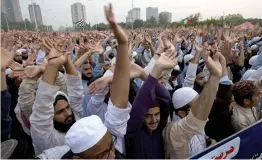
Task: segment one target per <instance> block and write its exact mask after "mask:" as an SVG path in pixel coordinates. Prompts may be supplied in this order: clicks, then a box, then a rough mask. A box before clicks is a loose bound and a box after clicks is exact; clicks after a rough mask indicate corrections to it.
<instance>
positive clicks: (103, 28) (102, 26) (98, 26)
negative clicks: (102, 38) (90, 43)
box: [91, 23, 109, 31]
mask: <svg viewBox="0 0 262 160" xmlns="http://www.w3.org/2000/svg"><path fill="white" fill-rule="evenodd" d="M96 28H97V30H99V31H102V30H107V29H108V28H109V27H108V25H107V24H105V23H99V24H97V26H96V25H93V26H92V28H91V29H96Z"/></svg>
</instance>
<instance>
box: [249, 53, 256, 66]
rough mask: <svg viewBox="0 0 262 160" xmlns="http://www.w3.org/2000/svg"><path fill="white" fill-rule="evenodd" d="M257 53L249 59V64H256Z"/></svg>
mask: <svg viewBox="0 0 262 160" xmlns="http://www.w3.org/2000/svg"><path fill="white" fill-rule="evenodd" d="M257 57H258V55H255V56H253V57H251V58H250V59H249V62H248V63H249V65H251V66H254V65H256V62H257Z"/></svg>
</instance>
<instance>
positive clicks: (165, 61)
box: [155, 49, 177, 70]
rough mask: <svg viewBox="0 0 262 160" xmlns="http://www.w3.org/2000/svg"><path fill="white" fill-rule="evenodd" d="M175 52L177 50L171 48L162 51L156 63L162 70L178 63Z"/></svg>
mask: <svg viewBox="0 0 262 160" xmlns="http://www.w3.org/2000/svg"><path fill="white" fill-rule="evenodd" d="M175 52H176V51H175V50H172V49H169V50H167V51H166V52H164V53H162V54H161V56H160V57H159V58H158V59H157V61H156V64H155V65H156V66H157V67H159V68H160V69H161V70H167V69H171V68H174V67H175V66H176V65H177V58H176V54H175Z"/></svg>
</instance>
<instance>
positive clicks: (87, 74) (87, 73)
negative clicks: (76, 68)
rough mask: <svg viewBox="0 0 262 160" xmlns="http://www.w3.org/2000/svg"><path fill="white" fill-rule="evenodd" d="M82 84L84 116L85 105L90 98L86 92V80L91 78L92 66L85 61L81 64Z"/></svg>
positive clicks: (85, 112)
mask: <svg viewBox="0 0 262 160" xmlns="http://www.w3.org/2000/svg"><path fill="white" fill-rule="evenodd" d="M81 73H82V85H83V88H84V102H83V109H84V116H86V114H87V111H86V106H87V104H88V102H89V100H90V98H91V96H90V95H89V94H88V88H87V84H88V82H89V81H90V80H91V79H92V78H93V74H92V73H93V68H92V66H91V65H90V64H89V63H85V64H83V66H82V71H81Z"/></svg>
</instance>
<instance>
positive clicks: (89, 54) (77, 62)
mask: <svg viewBox="0 0 262 160" xmlns="http://www.w3.org/2000/svg"><path fill="white" fill-rule="evenodd" d="M92 53H93V50H89V51H88V52H86V53H85V54H84V55H82V56H81V57H80V58H78V59H77V60H76V61H75V63H74V65H75V67H79V66H81V65H83V64H84V63H85V62H86V60H87V58H88V57H89V56H91V55H92Z"/></svg>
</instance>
